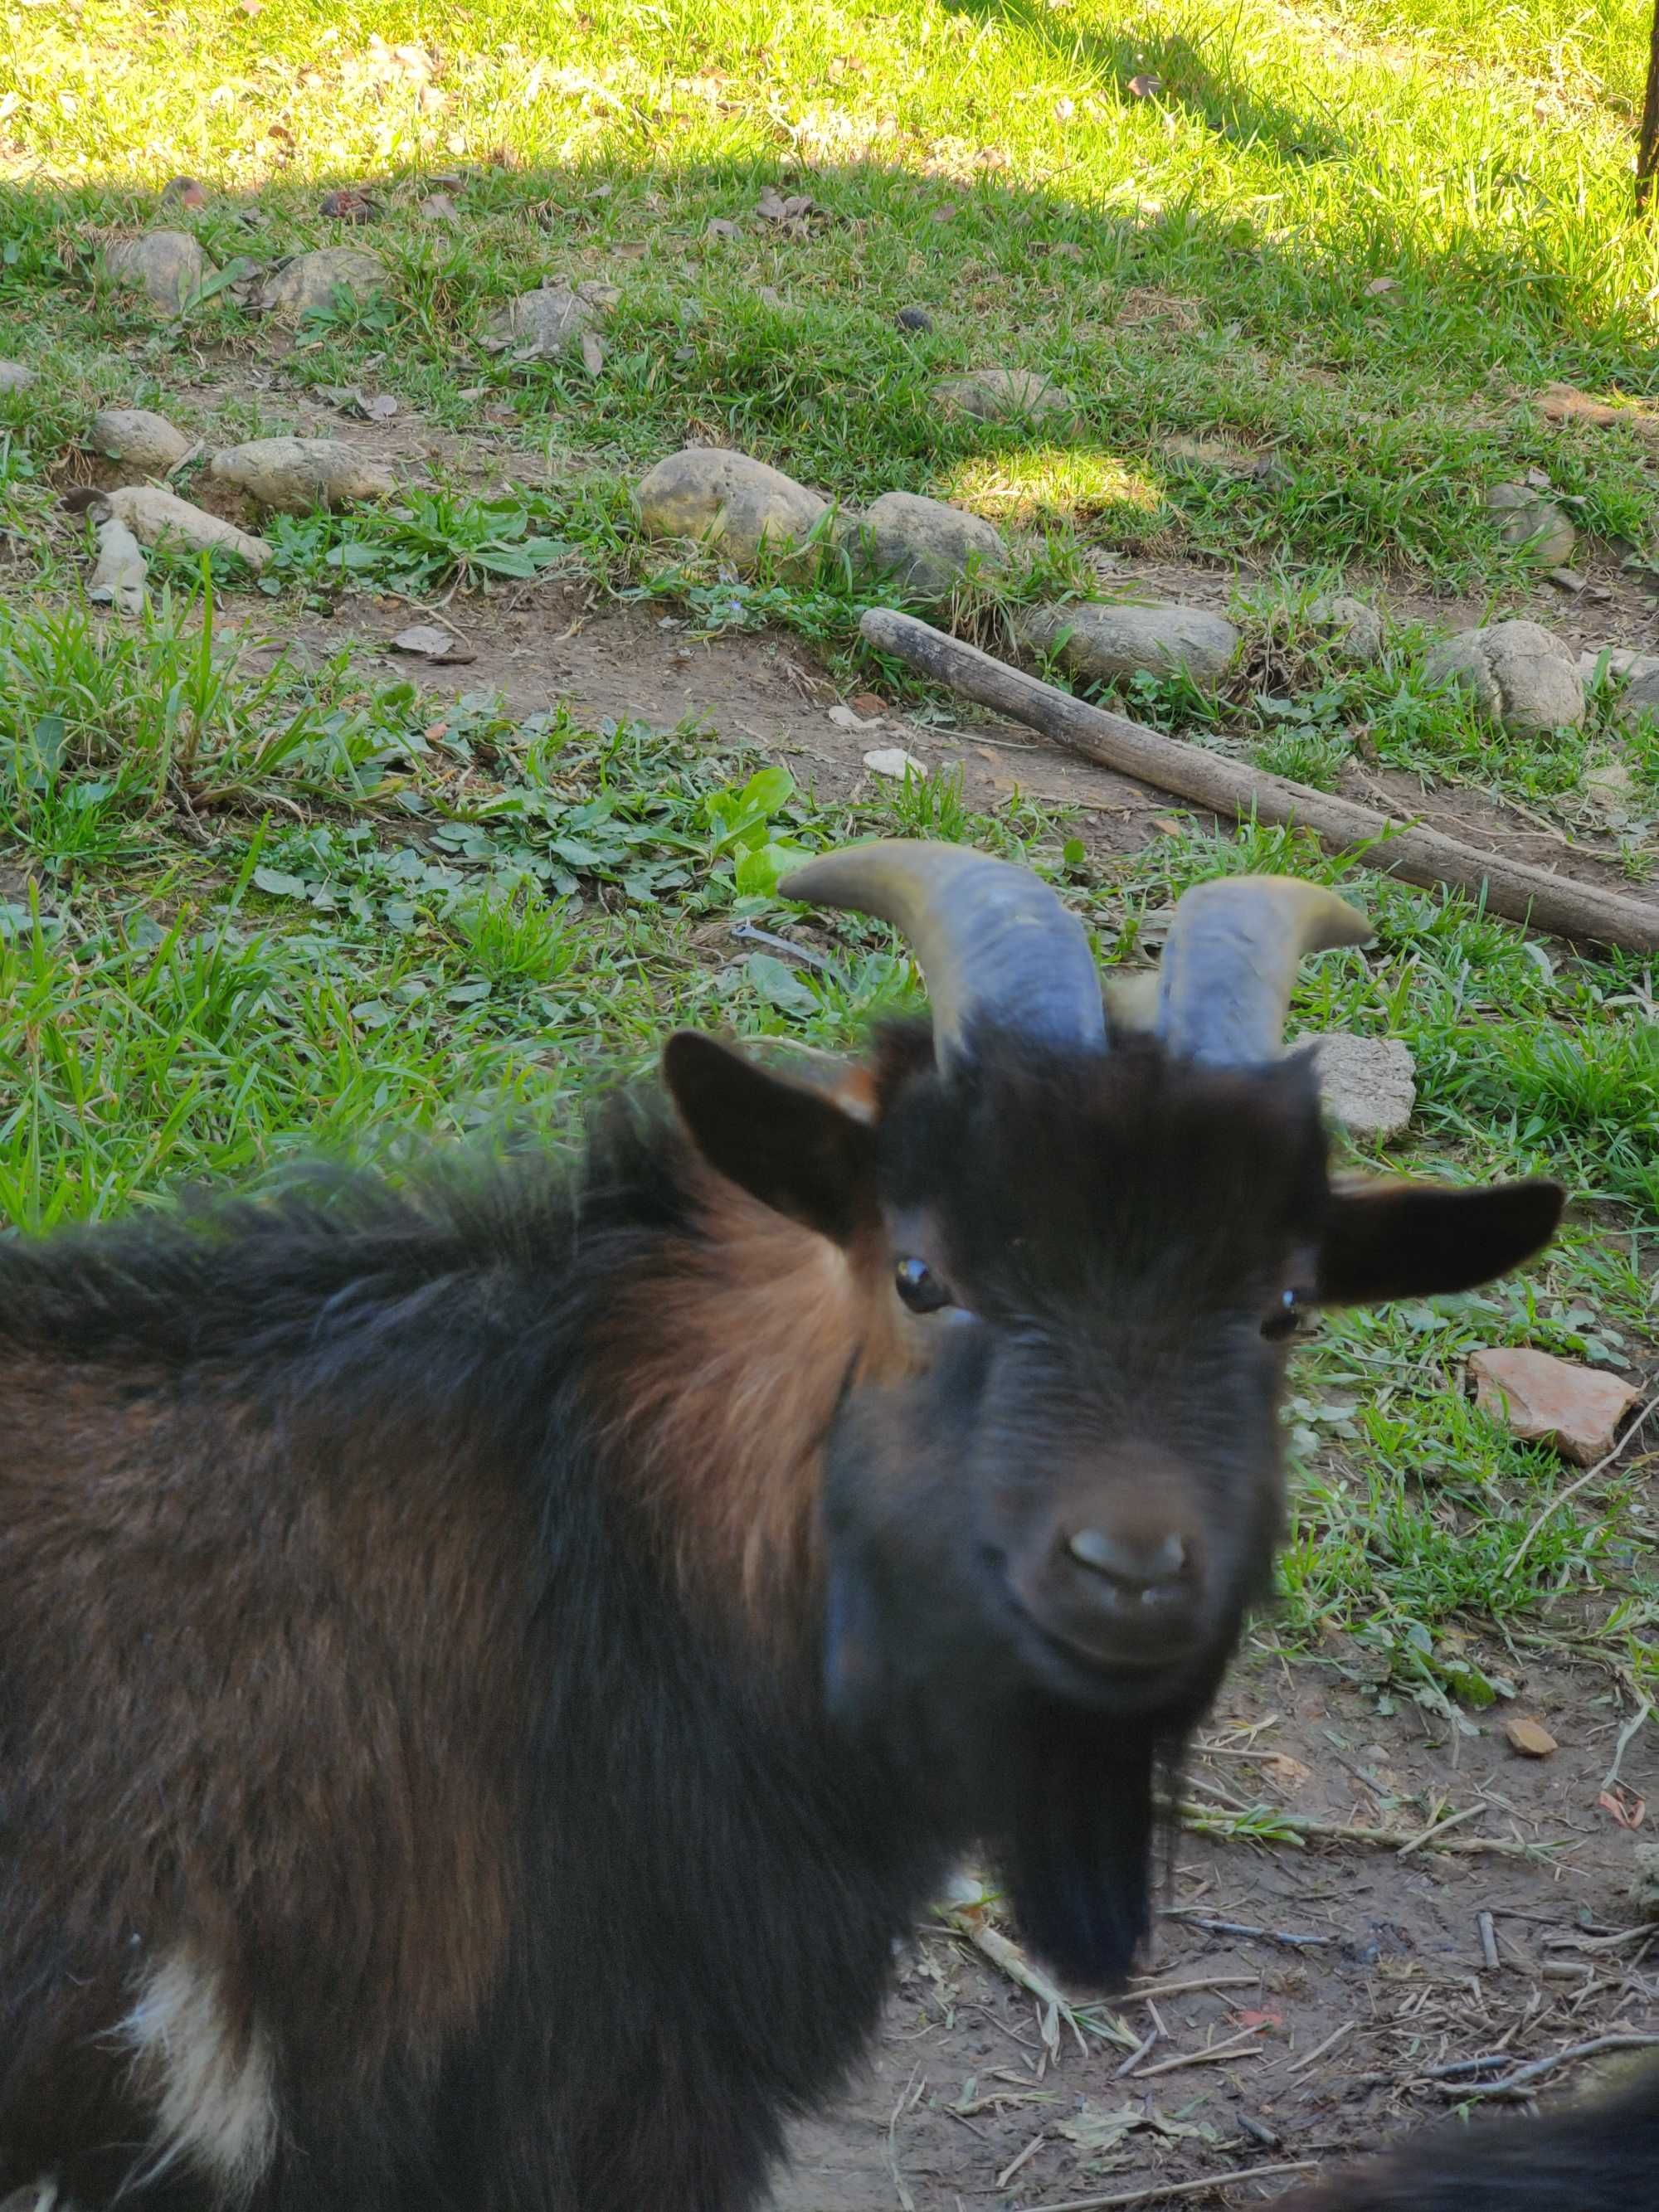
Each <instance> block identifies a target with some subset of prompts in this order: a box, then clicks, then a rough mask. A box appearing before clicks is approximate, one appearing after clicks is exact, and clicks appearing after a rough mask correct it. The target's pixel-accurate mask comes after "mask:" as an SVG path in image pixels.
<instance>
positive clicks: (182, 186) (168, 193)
mask: <svg viewBox="0 0 1659 2212" xmlns="http://www.w3.org/2000/svg"><path fill="white" fill-rule="evenodd" d="M161 197H162V198H163V199H164V200H170V201H171V202H172V203H173V206H174V207H182V208H204V207H205V206H206V205H207V204H208V196H207V186H206V185H201V184H197V181H196V179H195V178H194V177H174V178H173V179H171V180H170V181H169V182H168V183H167V184H165V185H162V187H161Z"/></svg>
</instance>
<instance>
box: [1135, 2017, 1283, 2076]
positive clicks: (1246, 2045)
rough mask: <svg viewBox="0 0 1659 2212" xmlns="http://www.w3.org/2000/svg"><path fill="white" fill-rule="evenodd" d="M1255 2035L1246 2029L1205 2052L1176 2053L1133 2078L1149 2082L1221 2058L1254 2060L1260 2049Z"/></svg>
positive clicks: (1144, 2067)
mask: <svg viewBox="0 0 1659 2212" xmlns="http://www.w3.org/2000/svg"><path fill="white" fill-rule="evenodd" d="M1255 2034H1256V2032H1255V2028H1253V2027H1247V2028H1244V2029H1243V2030H1242V2031H1241V2033H1238V2034H1237V2035H1230V2036H1229V2037H1228V2039H1227V2040H1226V2041H1225V2043H1217V2044H1212V2045H1211V2047H1210V2049H1209V2050H1207V2051H1176V2054H1175V2056H1174V2057H1172V2058H1160V2059H1159V2060H1158V2063H1157V2065H1156V2066H1143V2067H1142V2068H1141V2069H1140V2071H1139V2073H1138V2074H1137V2075H1135V2077H1134V2078H1135V2080H1136V2081H1151V2080H1152V2077H1153V2075H1156V2074H1173V2073H1175V2072H1176V2070H1177V2069H1179V2068H1181V2067H1182V2066H1209V2065H1211V2064H1212V2063H1214V2062H1215V2061H1216V2060H1217V2059H1221V2058H1254V2057H1255V2055H1256V2053H1257V2051H1260V2050H1261V2044H1260V2043H1259V2042H1258V2041H1257V2040H1256V2039H1255Z"/></svg>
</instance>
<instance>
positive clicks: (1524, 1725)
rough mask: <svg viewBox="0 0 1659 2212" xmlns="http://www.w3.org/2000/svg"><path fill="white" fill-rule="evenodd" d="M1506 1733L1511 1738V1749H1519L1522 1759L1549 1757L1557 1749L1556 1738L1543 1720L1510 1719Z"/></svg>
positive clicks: (1506, 1726)
mask: <svg viewBox="0 0 1659 2212" xmlns="http://www.w3.org/2000/svg"><path fill="white" fill-rule="evenodd" d="M1504 1735H1506V1736H1507V1737H1508V1738H1509V1740H1510V1750H1511V1751H1518V1752H1519V1753H1520V1754H1521V1756H1522V1759H1547V1758H1548V1757H1549V1755H1550V1753H1552V1752H1553V1751H1554V1750H1555V1749H1556V1741H1555V1738H1554V1737H1553V1735H1551V1734H1550V1732H1549V1730H1548V1729H1547V1728H1546V1727H1545V1726H1544V1723H1542V1721H1526V1720H1508V1721H1505V1722H1504Z"/></svg>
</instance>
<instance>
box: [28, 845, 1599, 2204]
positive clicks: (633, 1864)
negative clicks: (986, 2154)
mask: <svg viewBox="0 0 1659 2212" xmlns="http://www.w3.org/2000/svg"><path fill="white" fill-rule="evenodd" d="M793 889H794V890H796V891H797V892H798V893H799V895H800V896H803V897H807V898H813V899H817V900H819V901H821V902H824V903H827V904H831V905H836V904H839V905H843V906H853V907H860V908H865V909H866V910H867V911H871V912H873V913H878V914H882V915H887V916H888V917H889V918H890V919H893V920H895V921H898V922H899V923H900V924H901V925H902V927H904V928H905V929H906V930H907V931H908V935H909V937H910V939H911V941H912V943H913V944H914V945H915V947H916V949H917V951H918V954H919V957H920V958H921V962H922V964H923V967H924V969H925V970H926V972H927V977H928V980H929V983H930V987H931V991H932V996H933V1007H934V1019H933V1030H932V1033H931V1035H930V1034H929V1033H928V1032H927V1030H921V1029H918V1028H915V1027H898V1028H894V1029H891V1030H887V1031H885V1032H884V1033H883V1034H882V1035H881V1036H880V1037H879V1038H878V1042H877V1044H876V1047H875V1049H874V1052H873V1054H872V1058H871V1060H870V1061H869V1062H868V1064H867V1065H863V1066H857V1067H854V1068H850V1069H848V1070H846V1071H844V1072H843V1073H842V1074H841V1075H840V1076H838V1077H837V1078H836V1079H835V1080H834V1081H833V1082H824V1081H822V1080H820V1081H817V1082H816V1083H807V1082H795V1081H792V1080H787V1079H784V1078H782V1077H781V1076H780V1075H778V1074H776V1073H768V1072H765V1071H763V1069H762V1068H760V1067H758V1066H755V1065H753V1064H751V1063H750V1061H749V1060H746V1059H744V1058H743V1057H741V1056H740V1055H739V1054H737V1053H735V1052H733V1051H732V1050H729V1049H728V1048H726V1047H724V1046H722V1045H720V1044H717V1043H715V1042H714V1041H713V1040H711V1039H709V1038H708V1037H702V1036H690V1035H681V1036H676V1037H675V1038H673V1039H672V1040H671V1042H670V1043H669V1045H668V1047H667V1050H666V1053H665V1074H666V1085H667V1092H668V1099H667V1100H661V1099H656V1100H653V1098H651V1097H642V1098H637V1099H631V1100H630V1099H623V1100H622V1101H620V1102H618V1103H616V1104H615V1105H614V1106H613V1107H612V1109H611V1112H610V1114H609V1116H608V1119H607V1121H606V1122H605V1125H604V1126H603V1127H601V1129H600V1130H599V1133H598V1134H597V1135H596V1136H595V1138H594V1140H593V1143H592V1147H591V1149H590V1152H589V1154H588V1157H587V1159H586V1165H585V1167H584V1168H583V1170H581V1172H580V1175H579V1176H577V1177H576V1178H575V1179H574V1182H572V1183H570V1184H567V1183H566V1182H562V1181H561V1180H560V1178H559V1177H558V1176H556V1174H554V1173H553V1172H552V1171H551V1170H550V1169H548V1168H547V1167H545V1166H544V1165H538V1164H534V1163H530V1162H525V1161H520V1162H518V1163H516V1164H509V1165H507V1166H505V1167H501V1168H498V1169H497V1170H495V1171H494V1172H493V1174H492V1176H489V1177H486V1178H483V1179H477V1178H475V1179H473V1180H472V1181H471V1182H467V1181H465V1180H462V1179H459V1178H458V1177H456V1176H453V1174H452V1175H447V1176H435V1177H428V1180H427V1182H425V1184H424V1185H423V1186H422V1187H419V1188H416V1190H415V1191H413V1192H412V1193H410V1194H402V1195H400V1194H396V1193H394V1192H393V1191H392V1189H391V1188H387V1187H386V1185H385V1184H383V1183H382V1182H379V1181H378V1180H374V1179H371V1178H353V1177H345V1178H343V1179H339V1180H337V1181H336V1182H332V1183H331V1184H328V1185H326V1186H325V1187H322V1188H319V1193H318V1194H316V1195H315V1196H314V1197H313V1198H312V1199H310V1200H300V1199H297V1198H293V1197H290V1198H289V1199H288V1200H285V1201H282V1202H276V1203H272V1204H269V1205H264V1206H247V1205H245V1206H228V1207H225V1208H222V1209H220V1210H218V1211H217V1212H214V1213H212V1214H211V1215H210V1217H209V1218H207V1219H206V1221H205V1222H204V1223H200V1224H197V1225H195V1226H189V1227H187V1226H182V1225H177V1224H173V1223H163V1224H159V1225H158V1224H156V1223H155V1222H143V1223H137V1224H133V1225H128V1226H126V1227H125V1228H116V1229H112V1230H98V1231H91V1232H88V1233H83V1234H75V1235H65V1236H61V1237H57V1238H55V1239H53V1240H52V1241H51V1242H50V1243H46V1245H44V1246H41V1247H34V1248H26V1247H24V1246H22V1245H21V1244H17V1243H13V1244H11V1245H9V1246H7V1247H5V1248H4V1249H3V1250H0V1435H3V1437H4V1443H3V1444H0V1600H3V1601H0V2144H3V2146H4V2172H3V2174H0V2179H9V2180H12V2181H14V2182H15V2181H21V2180H27V2179H29V2178H30V2177H32V2176H33V2175H34V2174H35V2173H37V2172H41V2171H43V2170H50V2171H52V2172H56V2173H57V2175H58V2177H59V2179H60V2181H61V2183H62V2184H63V2185H64V2188H65V2189H66V2190H67V2191H69V2192H70V2194H71V2195H73V2196H74V2197H76V2198H77V2199H79V2200H80V2201H81V2202H82V2203H83V2204H86V2205H88V2206H91V2205H97V2204H104V2203H111V2202H112V2201H113V2200H114V2199H115V2198H116V2197H118V2196H120V2197H123V2199H124V2201H126V2202H129V2203H131V2204H132V2205H133V2206H134V2207H135V2208H143V2212H210V2208H222V2207H240V2208H243V2212H336V2208H337V2212H393V2208H398V2212H447V2209H448V2208H452V2207H453V2208H457V2212H641V2208H642V2207H645V2206H647V2205H648V2206H650V2207H652V2208H653V2212H742V2208H745V2207H749V2206H752V2205H753V2204H754V2203H756V2202H757V2198H758V2197H759V2195H760V2192H761V2191H762V2190H763V2185H764V2177H765V2174H766V2171H767V2169H768V2166H769V2163H770V2162H771V2161H772V2160H773V2159H774V2158H775V2154H776V2153H777V2149H778V2145H779V2142H780V2137H781V2124H782V2122H783V2121H784V2119H785V2118H787V2116H788V2115H790V2114H791V2113H793V2112H797V2111H799V2110H801V2109H803V2108H805V2107H807V2106H810V2105H811V2104H813V2103H814V2102H816V2101H817V2100H820V2099H821V2098H822V2097H823V2095H824V2094H825V2093H826V2092H828V2091H829V2090H830V2089H831V2088H833V2087H834V2086H835V2085H836V2082H837V2081H838V2080H839V2078H840V2077H841V2076H842V2074H843V2073H844V2071H845V2069H846V2068H847V2067H848V2064H849V2063H850V2062H851V2061H852V2060H853V2059H854V2057H855V2056H856V2055H857V2053H858V2051H860V2046H861V2045H863V2043H864V2042H865V2040H866V2038H867V2036H868V2034H869V2033H870V2031H871V2028H872V2024H873V2022H874V2020H875V2018H876V2015H877V2012H878V2007H879V2004H880V2002H881V1998H882V1996H883V1993H884V1989H885V1987H886V1985H887V1982H888V1977H889V1972H890V1954H891V1951H892V1946H893V1941H894V1938H895V1936H896V1935H897V1934H899V1933H900V1932H902V1931H903V1930H904V1929H907V1928H908V1926H909V1924H910V1923H911V1922H912V1920H913V1917H914V1916H915V1912H916V1911H917V1910H918V1908H919V1907H921V1905H923V1904H924V1903H925V1901H926V1899H927V1897H928V1895H929V1894H930V1892H931V1891H932V1888H933V1885H934V1884H935V1883H937V1882H938V1881H939V1879H940V1877H941V1875H943V1873H944V1872H945V1869H946V1868H947V1866H948V1864H949V1863H950V1861H951V1857H953V1855H955V1854H956V1853H957V1852H958V1851H959V1850H962V1849H963V1846H965V1845H966V1844H968V1843H969V1841H970V1839H974V1838H979V1839H981V1840H982V1841H983V1842H985V1843H986V1844H988V1845H989V1847H990V1848H991V1849H992V1850H994V1851H995V1852H996V1853H998V1854H999V1855H1000V1858H1001V1860H1002V1861H1003V1863H1005V1864H1006V1868H1007V1870H1008V1874H1009V1877H1010V1881H1011V1884H1012V1893H1013V1897H1014V1899H1015V1903H1016V1906H1017V1909H1018V1913H1019V1915H1020V1917H1021V1918H1022V1920H1023V1923H1024V1928H1025V1930H1026V1932H1027V1934H1028V1936H1030V1938H1031V1939H1032V1940H1033V1941H1035V1942H1036V1943H1038V1944H1040V1945H1041V1946H1042V1948H1043V1949H1044V1950H1045V1951H1046V1952H1047V1954H1048V1956H1049V1957H1050V1958H1051V1959H1052V1960H1054V1962H1055V1963H1056V1964H1057V1966H1059V1967H1060V1969H1061V1970H1062V1971H1064V1972H1067V1973H1070V1974H1072V1975H1074V1976H1076V1977H1079V1978H1085V1979H1087V1980H1090V1981H1091V1982H1100V1981H1109V1980H1110V1979H1111V1978H1114V1977H1115V1976H1117V1975H1119V1974H1121V1972H1122V1971H1123V1970H1124V1969H1125V1967H1126V1966H1127V1964H1128V1963H1129V1960H1130V1959H1131V1956H1132V1954H1133V1948H1134V1946H1135V1944H1136V1942H1137V1940H1138V1939H1139V1936H1140V1935H1141V1933H1142V1930H1143V1928H1144V1926H1145V1923H1146V1909H1147V1907H1146V1898H1147V1880H1148V1875H1147V1868H1148V1857H1149V1850H1150V1844H1151V1840H1152V1823H1153V1787H1152V1785H1153V1775H1154V1770H1155V1768H1156V1766H1157V1765H1158V1762H1159V1761H1160V1759H1167V1758H1173V1757H1176V1756H1178V1753H1179V1750H1180V1746H1181V1743H1182V1738H1183V1736H1184V1735H1185V1734H1186V1732H1187V1731H1188V1729H1190V1727H1191V1725H1192V1723H1194V1720H1195V1719H1196V1717H1198V1716H1199V1715H1200V1713H1201V1712H1202V1711H1203V1710H1204V1708H1205V1706H1206V1703H1207V1701H1208V1700H1209V1699H1210V1698H1211V1696H1212V1692H1213V1691H1214V1688H1215V1686H1216V1684H1217V1682H1218V1680H1219V1677H1220V1675H1221V1673H1222V1671H1223V1669H1224V1668H1225V1664H1226V1662H1227V1660H1228V1658H1229V1656H1230V1655H1231V1651H1232V1650H1233V1647H1234V1644H1235V1643H1236V1640H1237V1636H1238V1633H1239V1629H1240V1624H1241V1622H1242V1620H1243V1615H1244V1613H1245V1609H1246V1607H1247V1606H1248V1605H1249V1603H1250V1601H1252V1600H1253V1599H1254V1598H1255V1596H1256V1595H1259V1594H1260V1592H1261V1590H1262V1589H1263V1587H1264V1584H1265V1582H1266V1579H1267V1573H1268V1569H1269V1565H1270V1562H1271V1557H1272V1552H1273V1541H1274V1535H1275V1531H1276V1528H1277V1526H1278V1520H1279V1432H1278V1419H1277V1409H1278V1401H1279V1386H1280V1371H1281V1366H1282V1362H1283V1357H1284V1350H1285V1338H1286V1336H1287V1335H1288V1334H1289V1333H1290V1329H1291V1325H1292V1323H1293V1322H1294V1318H1295V1315H1296V1311H1297V1304H1298V1303H1299V1302H1300V1301H1304V1300H1307V1301H1319V1300H1327V1301H1341V1300H1359V1299H1371V1298H1382V1297H1396V1296H1400V1295H1404V1294H1417V1293H1421V1292H1425V1291H1435V1290H1453V1289H1457V1288H1461V1287H1463V1286H1465V1285H1473V1284H1474V1283H1477V1282H1480V1281H1483V1280H1485V1279H1488V1278H1490V1277H1492V1276H1493V1275H1495V1274H1497V1273H1500V1272H1502V1271H1503V1270H1504V1269H1505V1268H1508V1267H1512V1266H1514V1265H1515V1264H1516V1262H1518V1261H1521V1260H1522V1259H1524V1258H1525V1257H1527V1255H1528V1254H1530V1253H1531V1252H1533V1251H1534V1250H1535V1249H1537V1248H1538V1247H1539V1246H1540V1245H1541V1244H1542V1243H1544V1242H1545V1241H1546V1240H1547V1238H1548V1237H1549V1236H1550V1234H1551V1233H1552V1231H1553V1227H1554V1225H1555V1222H1556V1219H1557V1216H1558V1212H1559V1203H1560V1198H1559V1192H1558V1191H1557V1190H1556V1189H1555V1188H1554V1187H1553V1186H1551V1185H1544V1184H1521V1185H1516V1186H1511V1187H1508V1188H1497V1189H1492V1190H1486V1191H1456V1190H1450V1189H1446V1188H1426V1187H1423V1188H1419V1187H1416V1186H1411V1185H1384V1184H1376V1185H1371V1186H1369V1187H1365V1186H1361V1187H1358V1188H1342V1187H1334V1186H1333V1184H1332V1183H1331V1182H1330V1181H1329V1179H1328V1175H1327V1165H1326V1146H1325V1140H1324V1138H1323V1135H1322V1130H1321V1127H1320V1121H1319V1115H1318V1110H1317V1103H1316V1093H1315V1088H1314V1083H1313V1079H1312V1076H1311V1073H1310V1068H1309V1066H1308V1065H1307V1063H1306V1061H1305V1059H1302V1058H1293V1059H1290V1060H1283V1059H1281V1058H1280V1057H1279V1032H1280V1029H1281V1026H1282V1022H1283V1016H1284V1009H1285V1000H1286V996H1287V994H1288V990H1289V986H1290V980H1291V974H1292V971H1293V969H1294V966H1295V963H1296V960H1297V957H1298V954H1299V953H1300V951H1304V950H1306V949H1308V948H1309V947H1310V946H1312V945H1329V944H1335V943H1340V942H1349V943H1352V942H1357V941H1358V940H1359V939H1362V938H1363V937H1364V934H1365V930H1364V924H1363V923H1361V922H1360V921H1358V917H1357V916H1356V915H1353V913H1352V910H1351V909H1349V908H1346V907H1344V906H1343V905H1342V904H1341V903H1340V902H1339V901H1337V900H1336V899H1334V897H1333V896H1330V895H1329V894H1328V893H1326V892H1322V891H1318V890H1312V889H1310V888H1309V887H1308V886H1305V885H1300V884H1291V883H1285V882H1276V881H1273V880H1257V881H1254V882H1251V881H1241V882H1233V883H1225V884H1221V883H1218V884H1208V885H1205V886H1203V887H1202V888H1201V889H1200V890H1198V891H1196V892H1194V893H1193V894H1191V895H1189V896H1188V898H1187V899H1186V900H1185V901H1183V902H1182V905H1181V908H1180V909H1179V911H1178V914H1177V916H1176V921H1175V924H1174V926H1173V927H1172V930H1171V933H1170V940H1169V943H1168V946H1167V949H1166V951H1165V953H1164V962H1163V966H1162V969H1161V980H1160V984H1159V991H1158V1003H1157V1006H1156V1009H1155V1010H1154V1012H1153V1014H1152V1024H1151V1033H1150V1034H1143V1035H1136V1034H1133V1033H1132V1032H1130V1031H1128V1030H1127V1029H1126V1028H1125V1027H1124V1025H1123V1024H1122V1023H1121V1022H1120V1023H1118V1024H1115V1025H1114V1026H1112V1027H1109V1025H1108V1024H1107V1022H1106V1020H1105V1018H1104V1016H1103V1009H1102V1000H1101V992H1100V988H1099V985H1098V981H1097V977H1096V975H1095V973H1094V970H1093V968H1092V964H1091V960H1090V957H1089V951H1088V946H1087V943H1086V939H1085V937H1084V933H1083V932H1082V930H1081V928H1080V927H1079V925H1078V924H1077V923H1076V922H1075V921H1073V919H1072V918H1071V917H1069V916H1068V915H1066V914H1065V912H1064V910H1063V909H1062V908H1060V905H1059V904H1058V902H1056V901H1055V900H1054V898H1053V896H1052V895H1051V894H1050V893H1048V891H1047V890H1045V889H1044V888H1043V887H1042V885H1041V884H1038V883H1037V882H1036V880H1035V878H1030V877H1029V876H1027V875H1025V874H1024V872H1021V871H1019V870H1017V869H1013V868H1010V867H1008V866H1004V865H1002V864H1000V863H997V862H993V861H989V860H983V859H981V858H980V857H979V856H977V855H975V854H969V853H965V852H963V851H961V850H959V849H957V848H934V847H929V846H925V845H908V844H907V845H895V846H875V847H870V848H861V849H857V850H854V851H850V852H848V853H844V854H839V855H836V856H834V857H831V858H829V859H827V860H823V861H820V862H817V863H815V864H814V865H812V866H809V867H807V868H806V869H805V871H803V872H802V873H801V874H800V875H799V877H798V878H796V879H795V882H794V884H793Z"/></svg>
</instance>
